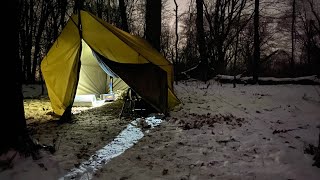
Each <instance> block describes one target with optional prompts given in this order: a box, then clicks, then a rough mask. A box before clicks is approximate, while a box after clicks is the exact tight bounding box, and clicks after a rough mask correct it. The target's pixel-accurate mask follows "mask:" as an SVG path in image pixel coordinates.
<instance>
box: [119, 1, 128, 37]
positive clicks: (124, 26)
mask: <svg viewBox="0 0 320 180" xmlns="http://www.w3.org/2000/svg"><path fill="white" fill-rule="evenodd" d="M119 9H120V16H121V29H122V30H124V31H126V32H129V27H128V20H127V10H126V4H125V2H124V0H119Z"/></svg>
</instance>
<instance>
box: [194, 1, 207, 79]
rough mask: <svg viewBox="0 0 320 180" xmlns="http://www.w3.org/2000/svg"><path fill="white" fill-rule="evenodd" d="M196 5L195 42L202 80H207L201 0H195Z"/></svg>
mask: <svg viewBox="0 0 320 180" xmlns="http://www.w3.org/2000/svg"><path fill="white" fill-rule="evenodd" d="M196 5H197V19H196V25H197V44H198V47H199V49H198V50H199V54H200V63H199V66H200V70H202V72H201V74H202V78H201V79H202V80H203V81H205V82H206V81H207V80H208V57H207V55H206V54H207V53H206V46H205V44H206V42H205V38H204V27H203V0H196Z"/></svg>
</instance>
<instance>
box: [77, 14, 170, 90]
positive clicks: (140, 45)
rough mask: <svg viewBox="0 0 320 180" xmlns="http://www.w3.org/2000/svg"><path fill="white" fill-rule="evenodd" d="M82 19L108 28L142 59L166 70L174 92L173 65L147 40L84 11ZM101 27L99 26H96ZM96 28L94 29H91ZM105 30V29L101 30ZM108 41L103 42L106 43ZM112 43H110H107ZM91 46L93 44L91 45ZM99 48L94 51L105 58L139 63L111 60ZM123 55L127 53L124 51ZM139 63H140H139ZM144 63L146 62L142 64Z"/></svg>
mask: <svg viewBox="0 0 320 180" xmlns="http://www.w3.org/2000/svg"><path fill="white" fill-rule="evenodd" d="M81 17H84V18H85V19H88V20H89V19H90V21H91V22H94V21H95V22H97V21H98V22H99V23H95V24H100V26H104V27H105V28H107V29H108V30H109V31H110V32H112V34H114V35H115V36H116V37H117V38H118V39H120V40H121V41H123V42H124V43H125V44H126V45H128V46H129V47H130V48H132V49H133V50H134V51H136V52H138V54H140V56H141V58H145V59H147V60H148V61H150V62H151V63H153V64H155V65H158V66H159V67H160V68H162V69H163V70H165V71H166V72H167V79H168V86H169V88H170V89H171V90H172V91H173V80H174V79H173V65H172V63H171V62H170V61H168V60H167V59H165V58H164V56H163V55H162V54H161V53H160V52H158V51H157V50H156V49H154V48H153V47H152V46H151V45H150V44H149V43H148V42H147V41H146V40H145V39H143V38H140V37H138V36H134V35H131V34H129V33H127V32H125V31H122V30H121V29H119V28H117V27H115V26H112V25H111V24H109V23H107V22H105V21H103V20H102V19H100V18H98V17H96V16H94V15H93V14H90V13H88V12H85V11H82V12H81ZM96 26H99V25H96ZM89 28H94V27H91V26H90V27H89ZM101 29H103V28H101ZM105 42H106V41H103V43H105ZM107 42H110V41H107ZM101 45H102V44H101ZM90 46H91V43H90ZM98 47H101V46H99V45H98V46H96V47H95V46H94V50H95V51H97V52H98V53H100V54H102V55H103V56H105V57H107V58H108V59H110V60H113V61H116V62H119V63H137V62H136V61H133V62H131V59H130V58H129V59H125V61H123V60H115V59H112V58H109V56H107V55H106V53H103V52H102V53H101V51H99V50H100V49H99V48H98ZM122 53H126V51H122ZM135 58H136V57H135ZM138 63H139V62H138ZM142 63H144V62H142Z"/></svg>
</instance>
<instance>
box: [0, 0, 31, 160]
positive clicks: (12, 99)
mask: <svg viewBox="0 0 320 180" xmlns="http://www.w3.org/2000/svg"><path fill="white" fill-rule="evenodd" d="M7 3H8V2H7ZM9 3H10V4H9V5H8V4H7V5H6V8H7V9H9V10H8V11H9V12H10V16H8V17H6V18H5V19H4V21H7V22H4V23H5V24H6V28H5V29H3V30H4V31H6V32H5V34H6V35H9V36H11V37H10V38H6V39H4V41H6V40H7V42H5V44H6V46H5V47H4V49H3V50H4V52H3V53H7V54H11V55H12V56H11V60H10V61H6V62H5V63H7V64H6V66H5V67H6V68H8V69H9V70H10V69H11V70H12V73H10V74H11V75H12V76H11V78H9V79H7V80H6V82H4V83H5V84H6V88H4V89H3V90H4V91H5V92H3V93H4V94H5V96H3V98H4V99H3V100H4V102H6V105H5V106H3V107H2V111H3V113H4V115H3V118H2V121H1V125H0V144H1V145H0V154H2V153H5V152H7V151H8V150H9V149H12V148H13V149H16V150H19V151H22V150H24V149H25V148H24V147H25V146H24V145H25V144H26V143H28V141H25V139H24V137H26V134H27V131H26V121H25V116H24V107H23V95H22V85H21V77H22V76H21V73H22V71H21V68H22V67H21V66H22V63H21V59H20V58H19V53H18V48H19V33H18V27H19V23H17V22H20V21H19V18H18V17H19V16H18V13H19V12H20V11H19V10H18V7H19V1H18V0H15V1H13V0H12V1H9Z"/></svg>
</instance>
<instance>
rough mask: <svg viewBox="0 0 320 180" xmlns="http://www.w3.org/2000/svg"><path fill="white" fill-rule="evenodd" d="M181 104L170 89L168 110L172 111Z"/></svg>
mask: <svg viewBox="0 0 320 180" xmlns="http://www.w3.org/2000/svg"><path fill="white" fill-rule="evenodd" d="M179 104H180V100H179V99H178V98H177V96H176V95H175V94H174V93H173V92H172V91H171V89H169V88H168V108H169V110H172V109H173V108H174V107H175V106H177V105H179Z"/></svg>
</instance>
